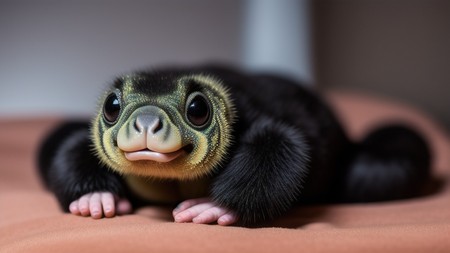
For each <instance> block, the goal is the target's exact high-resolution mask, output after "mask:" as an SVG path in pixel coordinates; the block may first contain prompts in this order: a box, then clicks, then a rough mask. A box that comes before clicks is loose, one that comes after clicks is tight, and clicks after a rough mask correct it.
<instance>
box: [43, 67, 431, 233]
mask: <svg viewBox="0 0 450 253" xmlns="http://www.w3.org/2000/svg"><path fill="white" fill-rule="evenodd" d="M429 163H430V155H429V151H428V148H427V145H426V143H425V141H424V140H423V139H422V138H421V137H420V136H419V135H418V134H417V133H415V132H414V131H412V130H410V129H408V128H406V127H402V126H388V127H385V128H382V129H378V130H376V131H375V132H373V133H371V134H370V135H369V136H368V137H367V138H366V139H365V140H363V141H362V142H361V143H352V142H351V141H350V140H349V139H348V137H347V136H346V134H345V131H344V129H343V128H342V126H341V125H340V124H339V122H338V121H337V119H336V117H335V116H334V115H333V113H332V111H331V110H330V108H328V106H327V105H326V104H325V103H324V102H323V101H322V99H321V98H320V97H319V96H318V95H317V94H315V93H314V92H313V91H310V90H307V89H305V88H304V87H302V86H300V85H298V84H297V83H295V82H293V81H291V80H288V79H285V78H282V77H279V76H273V75H249V74H245V73H241V72H238V71H235V70H230V69H226V68H219V67H212V66H204V67H194V68H189V69H188V68H186V69H182V68H181V69H161V70H159V71H149V72H137V73H133V74H131V75H127V76H123V77H121V78H118V79H117V80H116V82H114V83H113V84H112V85H111V87H109V88H108V90H107V92H106V95H105V96H104V97H103V98H102V99H101V106H100V107H99V110H98V113H97V116H96V117H95V118H94V119H93V120H92V122H71V123H67V124H65V125H63V126H61V127H59V128H58V129H57V130H55V131H54V132H53V133H52V134H51V135H50V136H49V138H48V139H47V140H46V141H45V142H44V144H43V145H42V149H41V152H40V154H39V167H40V172H41V174H42V177H43V179H44V181H45V183H46V185H47V186H48V187H49V189H50V190H51V191H53V192H54V193H55V195H56V196H57V198H58V200H59V202H60V204H61V206H62V208H63V209H64V210H66V211H68V210H69V206H70V211H72V212H73V213H77V214H79V213H81V214H84V215H89V212H87V213H86V211H84V213H83V210H82V209H83V207H82V206H81V204H79V203H81V202H83V201H84V203H86V202H89V198H88V200H86V198H85V199H83V196H86V195H88V196H90V197H91V200H90V201H92V199H93V198H94V197H92V196H94V195H89V194H92V193H95V192H107V193H110V194H112V195H113V196H116V201H117V198H124V199H127V200H129V201H130V203H131V205H132V206H134V207H136V206H138V205H142V204H148V203H156V204H157V203H165V204H176V203H178V202H181V201H185V200H188V201H186V202H183V203H184V206H183V205H182V207H181V210H180V207H179V208H178V209H176V210H175V211H174V215H175V220H176V221H181V222H183V221H191V220H192V221H195V215H194V214H193V213H195V212H197V213H196V214H197V215H200V214H201V213H202V212H204V211H205V210H208V208H207V207H209V209H210V210H209V211H207V214H203V216H205V217H207V216H208V214H209V218H206V219H199V218H198V219H197V221H199V220H200V222H198V223H208V222H214V221H217V222H219V223H221V224H231V223H233V222H235V221H236V220H239V221H240V222H241V223H242V224H244V225H251V224H258V223H261V222H263V221H268V220H269V221H270V220H271V219H273V218H275V217H277V216H279V215H282V214H283V213H285V212H286V211H287V210H289V208H291V207H292V206H294V205H295V204H298V203H310V202H324V201H343V202H355V201H380V200H389V199H397V198H406V197H412V196H415V195H416V194H417V193H418V192H419V191H420V188H421V187H422V185H423V184H424V183H425V182H426V180H427V179H428V176H429ZM96 198H97V199H98V198H101V197H98V196H97V197H96ZM198 198H202V199H198ZM94 202H95V201H94ZM97 202H98V201H97ZM71 203H72V204H71ZM90 203H92V202H90ZM101 204H103V206H106V204H105V202H103V203H101V201H100V206H101ZM71 205H72V206H71ZM78 205H80V207H79V208H78ZM116 205H117V202H116ZM208 205H209V206H208ZM74 206H76V207H74ZM92 206H93V204H91V212H90V214H91V215H92V216H94V215H93V210H92ZM206 206H207V207H206ZM97 207H98V205H97ZM200 207H201V208H200ZM113 208H114V206H113ZM196 208H197V209H196ZM211 208H212V209H213V210H212V209H211ZM72 209H73V210H72ZM118 209H120V208H118ZM186 210H190V216H189V214H186V213H184V214H181V215H180V213H182V212H183V211H186ZM196 210H197V211H196ZM211 210H212V211H211ZM103 211H104V214H105V215H106V216H108V215H107V212H106V210H105V208H104V209H103ZM210 213H212V214H210ZM109 214H110V213H109ZM101 215H102V212H101V211H100V217H101ZM113 215H114V213H113ZM177 215H178V216H177ZM224 215H225V216H226V215H228V217H227V218H223V220H220V219H219V218H220V217H221V216H224ZM96 216H97V217H98V215H97V214H96ZM177 217H178V219H177ZM180 217H181V218H180ZM224 221H228V222H224Z"/></svg>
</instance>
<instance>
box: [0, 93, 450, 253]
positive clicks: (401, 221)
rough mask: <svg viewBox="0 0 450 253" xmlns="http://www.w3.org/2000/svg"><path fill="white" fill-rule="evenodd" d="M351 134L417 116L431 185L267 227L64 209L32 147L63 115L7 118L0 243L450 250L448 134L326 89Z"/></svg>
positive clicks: (298, 212)
mask: <svg viewBox="0 0 450 253" xmlns="http://www.w3.org/2000/svg"><path fill="white" fill-rule="evenodd" d="M327 98H328V99H329V101H330V103H331V104H332V105H333V106H334V107H335V108H336V111H337V112H338V114H339V115H340V117H341V119H342V122H343V123H344V124H345V125H346V126H347V129H348V132H349V134H350V135H351V136H352V137H353V138H360V137H361V136H363V135H364V134H365V133H366V132H367V131H369V129H370V128H372V127H374V126H375V125H377V124H381V123H382V122H384V121H385V120H395V121H406V122H411V123H414V125H415V126H416V128H417V129H419V130H420V131H422V132H423V133H424V134H425V136H426V137H427V138H428V139H429V140H430V142H431V144H432V148H433V154H434V163H433V172H434V176H435V179H436V185H439V186H440V187H439V188H437V189H438V190H437V191H435V192H434V193H432V194H430V195H427V196H424V197H420V198H416V199H410V200H401V201H392V202H383V203H371V204H341V205H321V206H309V207H297V208H295V209H293V210H292V211H291V212H290V213H289V214H288V215H286V216H284V217H282V218H280V219H279V220H277V221H276V222H274V223H273V224H272V226H271V227H267V228H254V229H249V228H242V227H221V226H218V225H195V224H189V223H186V224H176V223H174V222H173V221H172V217H171V210H169V209H166V208H163V207H146V208H142V209H139V210H137V212H136V213H135V214H132V215H126V216H121V217H115V218H110V219H101V220H93V219H92V218H85V217H77V216H73V215H70V214H64V213H62V212H61V211H60V209H59V208H58V205H57V203H56V201H55V198H54V197H53V195H52V194H51V193H49V192H47V191H45V190H44V189H43V187H42V186H41V184H40V181H39V178H38V176H37V174H36V166H35V161H34V156H35V152H36V147H37V144H38V142H39V139H40V138H42V136H43V134H44V133H45V132H46V131H47V130H48V129H50V128H51V127H52V126H54V125H55V123H57V121H58V120H56V119H49V118H45V119H44V118H34V119H15V120H11V119H9V120H8V119H3V120H1V121H0V252H64V253H67V252H77V253H79V252H94V251H95V252H181V251H184V252H208V253H211V252H369V251H370V252H396V253H397V252H450V139H449V137H448V135H446V134H445V133H444V132H443V129H441V128H440V127H439V126H438V125H436V124H435V123H433V122H432V121H431V120H430V119H428V118H427V117H425V116H423V115H422V114H420V113H419V112H417V111H416V110H412V109H410V108H409V107H405V106H402V105H400V104H396V103H392V102H386V101H382V100H380V99H374V98H371V97H367V96H362V95H355V94H351V93H342V92H340V93H339V92H332V93H329V94H328V95H327Z"/></svg>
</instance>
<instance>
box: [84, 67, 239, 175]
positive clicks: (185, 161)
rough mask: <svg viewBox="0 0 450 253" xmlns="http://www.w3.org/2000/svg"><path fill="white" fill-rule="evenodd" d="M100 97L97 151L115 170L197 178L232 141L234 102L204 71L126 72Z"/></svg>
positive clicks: (94, 131)
mask: <svg viewBox="0 0 450 253" xmlns="http://www.w3.org/2000/svg"><path fill="white" fill-rule="evenodd" d="M101 101H102V102H101V106H100V108H99V110H98V114H97V116H96V118H95V119H94V122H93V124H92V130H91V131H92V136H93V139H94V145H95V151H96V153H97V154H98V157H99V158H100V159H101V161H103V162H104V163H106V164H107V165H109V166H110V167H111V168H112V169H114V170H116V171H118V172H119V173H123V174H134V175H140V176H150V177H158V178H176V179H192V178H197V177H199V176H202V175H205V174H208V173H210V172H211V171H212V170H213V169H214V168H215V167H216V166H217V165H218V164H219V163H220V162H221V161H222V160H223V158H224V156H225V154H226V152H227V148H228V146H229V144H230V141H231V124H232V122H233V117H234V112H233V106H232V103H231V101H230V98H229V97H228V93H227V92H226V90H225V89H224V88H223V87H222V85H221V84H220V81H219V80H217V79H215V78H213V77H210V76H207V75H184V74H161V73H160V74H157V73H138V74H134V75H129V76H124V77H122V78H120V79H118V80H117V81H116V82H115V83H114V85H113V87H112V88H111V89H110V90H109V91H108V92H107V93H106V94H105V96H104V97H103V98H102V100H101Z"/></svg>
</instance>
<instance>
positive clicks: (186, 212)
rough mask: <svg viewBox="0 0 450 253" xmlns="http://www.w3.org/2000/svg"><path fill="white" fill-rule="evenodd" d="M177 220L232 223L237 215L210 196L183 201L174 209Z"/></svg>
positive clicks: (220, 223) (199, 222) (224, 224)
mask: <svg viewBox="0 0 450 253" xmlns="http://www.w3.org/2000/svg"><path fill="white" fill-rule="evenodd" d="M173 217H174V219H175V222H179V223H181V222H193V223H197V224H207V223H213V222H217V224H219V225H223V226H226V225H231V224H233V223H235V222H236V221H237V216H236V214H235V213H234V212H232V211H230V210H229V209H227V208H225V207H222V206H219V205H218V204H217V203H215V202H214V201H212V200H211V199H210V198H199V199H189V200H186V201H183V202H181V203H180V204H179V205H178V206H177V207H176V208H175V209H174V210H173Z"/></svg>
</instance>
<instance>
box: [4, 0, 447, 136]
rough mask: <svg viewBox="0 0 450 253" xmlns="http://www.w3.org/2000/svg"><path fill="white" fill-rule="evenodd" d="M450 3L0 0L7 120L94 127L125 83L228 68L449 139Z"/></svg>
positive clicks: (384, 0) (382, 0)
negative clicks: (374, 98) (116, 83)
mask: <svg viewBox="0 0 450 253" xmlns="http://www.w3.org/2000/svg"><path fill="white" fill-rule="evenodd" d="M449 45H450V1H446V0H315V1H307V0H227V1H220V0H189V1H186V0H153V1H150V0H149V1H138V0H128V1H125V0H123V1H106V0H105V1H101V0H93V1H87V0H86V1H82V0H80V1H57V0H41V1H33V0H28V1H27V0H0V116H1V117H29V116H41V115H86V114H91V113H92V112H93V111H94V110H95V107H96V103H97V97H98V95H99V94H100V93H101V91H102V89H103V88H104V87H105V85H107V84H108V82H110V81H111V80H112V79H113V78H114V77H115V76H117V75H120V74H123V73H126V72H128V71H132V70H136V69H143V68H155V67H158V66H166V65H171V64H196V63H207V62H222V63H227V64H232V65H236V66H238V67H241V68H243V69H247V70H249V71H259V70H271V71H275V72H280V73H282V74H285V75H289V76H291V77H293V78H296V79H298V80H302V81H303V83H304V84H305V85H309V86H315V87H317V88H320V89H329V88H343V89H351V90H359V91H365V92H371V93H375V94H378V95H383V96H387V97H390V98H393V99H396V100H399V101H404V102H406V103H409V104H411V105H413V106H415V107H417V108H420V109H422V110H423V111H425V112H427V113H429V114H430V115H431V116H433V117H434V118H436V119H438V120H439V121H440V122H442V123H444V124H445V125H446V126H447V127H448V128H450V99H448V98H447V96H448V95H449V94H450V47H449Z"/></svg>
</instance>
